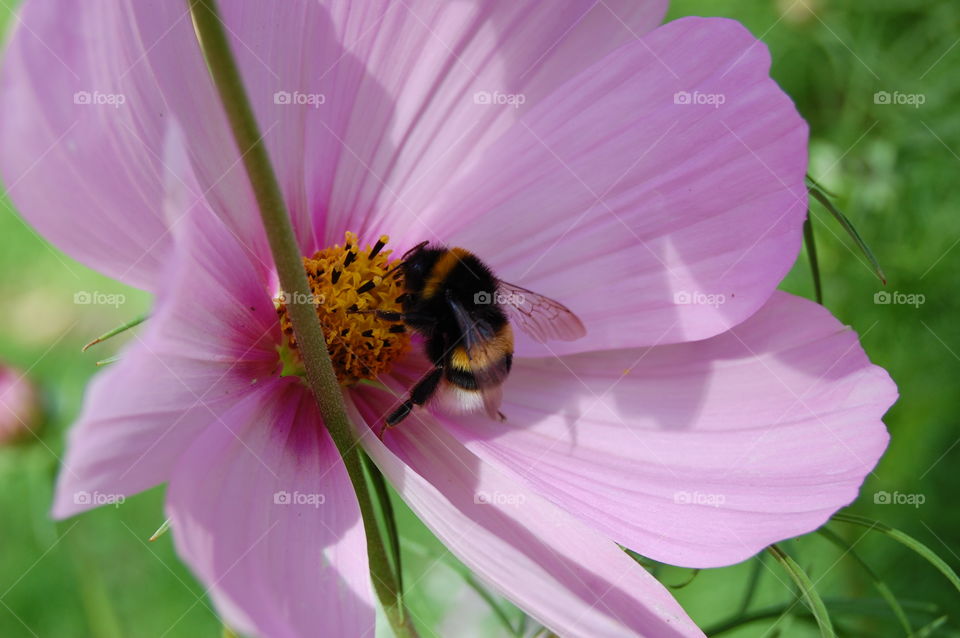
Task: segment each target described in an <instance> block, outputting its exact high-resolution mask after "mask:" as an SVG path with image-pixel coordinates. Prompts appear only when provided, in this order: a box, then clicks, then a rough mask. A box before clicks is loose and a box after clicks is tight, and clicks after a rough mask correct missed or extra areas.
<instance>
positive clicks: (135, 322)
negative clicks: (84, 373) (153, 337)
mask: <svg viewBox="0 0 960 638" xmlns="http://www.w3.org/2000/svg"><path fill="white" fill-rule="evenodd" d="M149 316H150V315H141V316H139V317H136V318H134V319H131V320H130V321H128V322H127V323H125V324H122V325H119V326H117V327H116V328H114V329H113V330H110V331H108V332H105V333H103V334H102V335H100V336H99V337H97V338H96V339H94V340H93V341H91V342H90V343H88V344H87V345H85V346H83V348H82V349H81V352H86V351H87V349H88V348H90V347H91V346H95V345H97V344H98V343H103V342H104V341H106V340H107V339H109V338H110V337H115V336H117V335H118V334H120V333H121V332H126V331H127V330H129V329H130V328H133V327H134V326H139V325H140V324H141V323H143V322H144V321H146V320H147V318H148V317H149Z"/></svg>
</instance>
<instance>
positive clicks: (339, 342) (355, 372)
mask: <svg viewBox="0 0 960 638" xmlns="http://www.w3.org/2000/svg"><path fill="white" fill-rule="evenodd" d="M387 240H388V238H387V236H386V235H384V236H383V237H381V238H380V239H379V241H378V242H377V243H376V244H375V245H374V246H373V247H372V248H371V247H370V246H369V245H368V246H366V247H365V248H363V249H361V248H360V245H359V243H358V242H357V236H356V235H355V234H354V233H351V232H347V233H346V239H345V243H344V245H343V246H340V245H339V244H337V245H335V246H332V247H330V248H324V249H323V250H320V251H317V252H316V253H315V254H314V255H313V256H312V257H304V258H303V265H304V268H305V269H306V271H307V279H308V281H309V282H310V291H311V294H312V299H310V301H311V302H312V303H313V304H314V305H315V306H316V308H317V316H318V317H319V318H320V325H321V326H323V336H324V337H325V338H326V341H327V348H328V349H329V351H330V358H331V359H332V361H333V367H334V370H335V371H336V373H337V379H338V380H339V381H340V383H341V384H342V385H352V384H354V383H356V382H357V381H360V380H361V379H375V378H376V377H377V376H378V375H380V374H382V373H384V372H387V371H388V370H389V369H390V365H391V364H392V363H393V362H394V361H395V360H396V359H397V358H398V357H400V355H402V354H403V353H404V352H406V351H407V349H408V348H409V347H410V335H409V334H407V332H406V331H405V328H404V326H403V324H402V323H400V322H391V321H387V320H384V319H382V318H380V317H378V316H377V315H376V314H374V313H373V312H364V311H372V310H381V311H386V312H401V306H400V302H399V301H398V299H399V297H400V295H402V294H403V285H402V278H400V277H398V276H396V273H394V274H392V275H390V276H389V277H388V276H386V275H387V274H388V272H389V271H390V270H391V268H393V267H395V266H396V263H397V262H396V261H394V262H391V261H390V259H389V258H390V253H391V252H392V251H389V250H382V249H383V246H384V245H385V244H386V243H387ZM274 301H275V305H276V307H277V314H278V315H279V316H280V327H281V329H282V330H283V333H284V335H285V336H286V341H287V342H286V344H285V348H281V350H284V349H287V352H284V353H283V355H284V358H285V359H286V360H287V363H288V364H290V363H292V364H293V365H294V366H296V367H297V368H299V369H301V370H302V360H301V359H300V354H299V351H298V349H297V342H296V338H295V336H294V334H293V326H292V325H291V324H290V318H289V317H288V316H287V309H286V306H285V304H284V301H285V299H284V296H283V294H282V293H281V294H280V295H279V296H278V297H277V298H276V299H275V300H274Z"/></svg>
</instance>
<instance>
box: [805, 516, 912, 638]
mask: <svg viewBox="0 0 960 638" xmlns="http://www.w3.org/2000/svg"><path fill="white" fill-rule="evenodd" d="M817 531H818V532H819V533H820V535H821V536H823V537H824V538H826V539H827V540H828V541H830V542H831V543H833V544H834V545H836V546H837V547H839V548H840V549H841V550H842V551H843V552H844V554H849V555H850V557H851V558H852V559H853V560H854V561H856V563H857V564H858V565H860V567H861V568H862V569H863V571H865V572H866V573H867V576H869V577H870V580H871V581H872V582H873V586H874V587H876V588H877V592H878V593H879V594H880V596H881V597H882V598H883V599H884V600H885V601H887V604H889V605H890V609H891V610H893V614H894V616H896V617H897V620H898V621H900V625H901V626H902V627H903V630H904V631H905V632H906V634H907V635H908V636H909V635H911V634H912V633H913V627H911V625H910V620H909V619H908V618H907V613H906V612H905V611H904V610H903V607H902V606H901V605H900V601H898V600H897V597H896V596H894V595H893V592H892V591H891V590H890V588H889V587H888V586H887V583H885V582H884V581H883V579H881V578H880V576H879V575H878V574H877V573H876V572H875V571H873V569H872V568H871V567H870V565H868V564H867V563H866V561H864V560H863V558H861V557H860V555H859V554H858V553H857V552H856V551H854V549H853V545H851V544H850V543H848V542H847V541H846V540H845V539H843V538H842V537H841V536H840V535H839V534H837V533H836V532H834V531H833V530H832V529H830V528H828V527H821V528H820V529H819V530H817Z"/></svg>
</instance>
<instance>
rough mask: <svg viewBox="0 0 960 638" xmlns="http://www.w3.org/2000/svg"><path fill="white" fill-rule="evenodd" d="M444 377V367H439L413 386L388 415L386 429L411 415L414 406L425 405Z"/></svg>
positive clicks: (381, 434)
mask: <svg viewBox="0 0 960 638" xmlns="http://www.w3.org/2000/svg"><path fill="white" fill-rule="evenodd" d="M442 378H443V368H440V367H437V368H434V369H433V370H431V371H430V372H428V373H427V375H426V376H425V377H423V378H422V379H420V380H419V381H417V385H415V386H413V389H412V390H410V396H409V397H408V398H407V400H406V401H404V402H403V403H401V404H400V405H399V407H397V409H396V410H394V411H393V412H391V413H390V416H388V417H387V421H386V425H385V426H384V430H386V429H387V428H392V427H393V426H395V425H397V424H398V423H400V422H401V421H403V420H404V419H405V418H407V417H408V416H409V415H410V412H412V411H413V408H414V406H417V405H423V404H424V403H426V402H427V401H429V400H430V397H432V396H433V395H434V393H435V392H436V391H437V387H438V386H439V385H440V379H442ZM380 436H381V437H382V436H383V433H382V432H381V433H380Z"/></svg>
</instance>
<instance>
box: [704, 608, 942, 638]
mask: <svg viewBox="0 0 960 638" xmlns="http://www.w3.org/2000/svg"><path fill="white" fill-rule="evenodd" d="M799 603H800V598H795V599H793V600H790V601H788V602H785V603H779V604H777V605H771V606H769V607H763V608H761V609H758V610H756V611H753V612H750V613H749V614H738V615H737V616H735V617H734V618H731V619H729V620H724V621H722V622H720V623H717V624H716V625H713V626H711V627H707V628H706V629H704V633H705V634H707V635H708V636H711V637H712V636H719V635H722V634H725V633H727V632H731V631H734V630H735V629H739V628H740V627H743V626H745V625H749V624H751V623H755V622H760V621H762V620H775V621H777V622H779V621H780V619H781V618H783V617H786V616H790V617H794V618H798V619H800V620H804V621H810V622H815V619H814V616H813V614H811V613H810V611H809V610H808V609H807V608H806V607H804V606H803V605H800V604H799ZM823 604H824V605H825V606H826V608H827V609H828V610H829V611H830V614H831V615H832V616H833V617H835V618H841V617H845V616H861V617H869V618H879V619H883V620H886V619H891V620H892V619H893V613H892V612H891V611H890V605H889V604H887V601H885V600H882V599H879V598H855V599H854V598H824V599H823ZM902 604H903V607H904V609H906V611H907V612H908V613H909V614H911V615H913V616H915V617H916V616H921V617H922V620H923V621H924V622H925V621H926V619H927V618H930V617H931V616H935V615H937V614H939V613H940V610H939V609H938V608H937V606H936V605H934V604H932V603H928V602H920V601H913V600H907V601H903V603H902ZM934 622H936V621H934ZM774 624H776V623H774ZM937 626H939V625H937ZM922 631H924V630H923V629H920V630H918V631H917V633H916V634H913V636H914V637H916V636H919V635H920V633H921V632H922Z"/></svg>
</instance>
